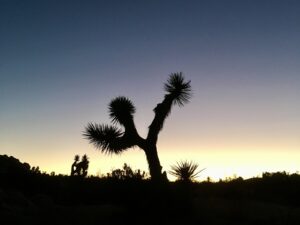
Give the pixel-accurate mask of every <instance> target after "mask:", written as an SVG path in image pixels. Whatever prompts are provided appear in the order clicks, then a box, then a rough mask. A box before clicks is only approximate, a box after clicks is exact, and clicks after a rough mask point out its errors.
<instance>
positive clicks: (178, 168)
mask: <svg viewBox="0 0 300 225" xmlns="http://www.w3.org/2000/svg"><path fill="white" fill-rule="evenodd" d="M197 169H198V164H197V163H194V162H192V161H180V162H177V163H176V165H173V166H171V170H170V171H169V173H170V174H171V175H173V176H175V177H176V178H177V180H181V181H192V180H194V179H195V178H196V177H197V176H198V174H199V173H200V172H201V171H203V170H204V169H202V170H200V171H197Z"/></svg>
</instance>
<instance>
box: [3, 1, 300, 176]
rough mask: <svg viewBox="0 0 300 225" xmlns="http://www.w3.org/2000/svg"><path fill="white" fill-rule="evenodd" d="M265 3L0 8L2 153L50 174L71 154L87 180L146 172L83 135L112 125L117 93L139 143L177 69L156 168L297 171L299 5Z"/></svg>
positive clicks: (140, 163)
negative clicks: (85, 167) (179, 79)
mask: <svg viewBox="0 0 300 225" xmlns="http://www.w3.org/2000/svg"><path fill="white" fill-rule="evenodd" d="M42 2H43V3H42ZM225 2H226V3H225ZM242 2H243V3H242ZM270 2H271V1H245V2H244V1H212V2H210V1H189V3H186V2H185V1H177V0H175V1H163V3H162V2H160V1H147V3H145V2H144V3H141V2H138V1H124V2H123V1H89V3H88V4H86V3H84V2H83V1H77V0H75V1H41V2H39V1H28V3H23V2H22V1H12V2H11V1H1V2H0V25H1V26H0V27H1V31H0V32H1V35H0V47H1V50H0V124H1V129H0V154H7V155H12V156H14V157H16V158H18V159H20V161H22V162H28V163H29V164H30V165H31V166H39V167H40V168H41V170H42V171H46V172H48V173H50V172H52V171H55V172H56V173H57V174H58V173H62V174H69V173H70V169H71V164H72V162H73V158H74V156H75V154H79V155H83V154H87V155H88V157H89V159H90V167H89V175H100V174H106V173H107V172H110V171H111V170H112V169H116V168H120V167H121V166H122V165H123V164H124V163H128V164H129V165H130V166H131V167H132V168H133V169H142V170H145V171H148V166H147V161H146V158H145V154H144V152H143V151H141V150H139V149H138V147H136V148H134V149H129V150H128V151H127V152H125V153H123V154H121V155H105V154H103V153H101V152H100V151H98V150H96V149H95V148H94V146H92V145H91V144H89V142H88V140H86V139H84V136H83V132H84V129H85V127H86V125H87V124H88V123H89V122H95V123H110V122H111V121H110V119H109V115H108V108H107V106H108V103H109V102H110V100H111V99H113V98H115V97H116V96H120V95H124V96H127V97H128V98H129V99H131V100H132V102H133V103H134V105H135V107H136V109H137V110H136V113H135V117H134V120H135V123H136V126H137V129H138V132H139V134H140V135H141V136H142V137H146V135H147V131H148V126H149V124H150V123H151V121H152V119H153V117H154V113H153V109H154V108H155V107H156V105H157V104H158V103H160V102H161V100H162V99H163V97H164V95H165V92H164V90H163V83H164V82H166V80H167V78H168V75H169V74H170V73H172V72H180V71H182V72H183V73H184V76H185V78H186V79H187V80H191V86H192V89H193V97H192V99H191V101H190V103H188V104H187V105H185V106H184V107H178V106H175V105H174V106H173V108H172V112H171V113H170V115H169V116H168V118H167V119H166V121H165V124H164V127H163V130H162V131H161V133H160V135H159V140H158V154H159V158H160V162H161V165H162V166H163V170H165V171H169V170H170V166H171V165H173V164H175V163H176V162H178V161H180V160H192V161H194V162H196V163H198V164H199V169H203V168H206V169H205V170H204V171H203V172H201V173H200V174H199V178H198V179H199V180H206V179H207V177H210V178H211V179H212V180H214V181H218V180H219V179H226V177H234V176H237V177H239V176H242V177H243V178H250V177H254V176H261V174H262V173H263V172H275V171H287V172H289V173H296V172H298V171H300V117H299V116H300V104H299V96H300V64H299V61H300V42H299V40H300V30H299V27H300V2H298V1H272V3H270ZM168 176H169V178H170V179H171V180H174V177H171V176H170V175H168Z"/></svg>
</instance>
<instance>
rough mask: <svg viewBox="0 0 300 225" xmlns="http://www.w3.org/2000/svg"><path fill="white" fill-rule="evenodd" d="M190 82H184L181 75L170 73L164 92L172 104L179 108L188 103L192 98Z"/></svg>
mask: <svg viewBox="0 0 300 225" xmlns="http://www.w3.org/2000/svg"><path fill="white" fill-rule="evenodd" d="M190 83H191V81H187V82H185V81H184V77H183V74H182V73H181V72H180V73H172V74H171V75H170V77H169V79H168V80H167V83H165V85H164V88H165V91H166V92H168V93H169V96H170V97H171V98H173V99H174V100H173V103H174V104H177V105H179V106H183V105H184V104H185V103H188V102H189V100H190V98H191V97H192V89H191V84H190Z"/></svg>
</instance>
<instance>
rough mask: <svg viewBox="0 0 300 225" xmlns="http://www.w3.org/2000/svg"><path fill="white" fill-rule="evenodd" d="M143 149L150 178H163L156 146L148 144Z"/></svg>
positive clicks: (160, 179)
mask: <svg viewBox="0 0 300 225" xmlns="http://www.w3.org/2000/svg"><path fill="white" fill-rule="evenodd" d="M144 151H145V153H146V157H147V161H148V165H149V171H150V175H151V179H152V180H153V181H162V180H163V176H162V173H161V169H162V167H161V165H160V162H159V158H158V154H157V149H156V146H155V145H148V146H147V147H146V148H145V149H144Z"/></svg>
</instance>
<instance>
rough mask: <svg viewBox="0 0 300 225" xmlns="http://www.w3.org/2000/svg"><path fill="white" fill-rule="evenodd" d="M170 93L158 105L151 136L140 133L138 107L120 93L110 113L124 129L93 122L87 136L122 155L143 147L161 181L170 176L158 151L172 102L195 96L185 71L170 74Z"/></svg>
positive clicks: (154, 176) (154, 177) (105, 149)
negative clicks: (134, 148)
mask: <svg viewBox="0 0 300 225" xmlns="http://www.w3.org/2000/svg"><path fill="white" fill-rule="evenodd" d="M164 89H165V91H166V92H167V93H166V95H165V96H164V100H163V101H162V102H161V103H159V104H157V106H156V107H155V108H154V110H153V111H154V113H155V116H154V119H153V121H152V123H151V124H150V126H149V131H148V135H147V137H146V138H145V139H144V138H142V137H140V135H139V134H138V132H137V130H136V127H135V124H134V121H133V114H134V113H135V107H134V105H133V103H132V102H131V101H130V100H129V99H128V98H126V97H123V96H120V97H117V98H115V99H113V100H112V101H111V102H110V104H109V116H110V118H111V120H112V123H113V124H120V125H122V126H123V127H124V131H123V130H121V129H119V128H117V127H116V126H114V125H113V126H112V125H105V124H93V123H89V124H88V125H87V127H86V128H85V132H84V135H85V137H86V138H87V139H89V141H90V142H91V143H93V144H94V145H95V146H96V148H98V149H100V150H101V151H102V152H104V153H108V154H111V153H114V154H120V153H122V152H124V151H125V150H126V149H128V148H131V147H134V146H138V147H139V148H141V149H143V150H144V152H145V154H146V157H147V161H148V165H149V170H150V175H151V179H152V180H154V181H161V180H163V179H165V178H166V173H163V174H162V172H161V170H162V167H161V165H160V161H159V158H158V154H157V147H156V144H157V138H158V134H159V132H160V131H161V129H162V128H163V124H164V121H165V119H166V118H167V116H168V115H169V114H170V112H171V108H172V105H179V106H183V105H184V104H185V103H187V102H189V99H190V97H191V85H190V81H185V80H184V77H183V75H182V73H181V72H180V73H172V74H170V76H169V78H168V80H167V82H166V83H165V84H164Z"/></svg>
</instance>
